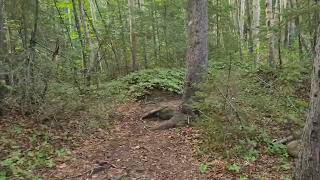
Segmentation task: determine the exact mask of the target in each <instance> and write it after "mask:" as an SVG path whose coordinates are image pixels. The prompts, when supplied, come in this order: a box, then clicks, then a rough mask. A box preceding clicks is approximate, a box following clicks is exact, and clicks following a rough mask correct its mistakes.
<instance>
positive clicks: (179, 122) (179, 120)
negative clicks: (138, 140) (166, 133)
mask: <svg viewBox="0 0 320 180" xmlns="http://www.w3.org/2000/svg"><path fill="white" fill-rule="evenodd" d="M188 119H189V117H188V115H186V114H183V113H181V112H176V113H175V114H174V116H173V117H172V118H171V119H169V120H167V121H164V122H162V123H161V124H160V125H159V126H157V127H155V128H152V130H165V129H171V128H176V127H181V126H184V125H187V123H188Z"/></svg>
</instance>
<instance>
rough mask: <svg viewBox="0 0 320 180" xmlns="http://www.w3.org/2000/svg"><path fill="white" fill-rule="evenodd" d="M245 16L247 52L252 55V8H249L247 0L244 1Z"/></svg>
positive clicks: (249, 4)
mask: <svg viewBox="0 0 320 180" xmlns="http://www.w3.org/2000/svg"><path fill="white" fill-rule="evenodd" d="M246 14H247V34H248V50H249V55H252V54H253V37H252V8H251V1H249V0H246Z"/></svg>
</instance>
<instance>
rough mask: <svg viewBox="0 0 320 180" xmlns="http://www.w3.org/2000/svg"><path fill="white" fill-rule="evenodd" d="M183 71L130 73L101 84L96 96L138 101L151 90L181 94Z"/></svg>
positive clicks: (168, 70) (154, 70)
mask: <svg viewBox="0 0 320 180" xmlns="http://www.w3.org/2000/svg"><path fill="white" fill-rule="evenodd" d="M184 76H185V70H184V69H181V68H180V69H163V68H156V69H148V70H142V71H139V72H134V73H131V74H129V75H127V76H125V77H122V78H119V79H117V80H113V81H111V82H109V83H106V84H102V85H101V87H100V88H99V89H98V91H97V94H98V96H109V97H110V96H113V97H115V98H116V99H124V98H133V99H140V98H143V97H144V96H146V95H148V94H150V93H151V91H152V90H155V89H156V90H162V91H168V92H172V93H176V94H182V89H183V85H184Z"/></svg>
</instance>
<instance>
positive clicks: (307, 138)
mask: <svg viewBox="0 0 320 180" xmlns="http://www.w3.org/2000/svg"><path fill="white" fill-rule="evenodd" d="M315 52H316V56H315V58H314V63H313V74H312V82H311V93H310V98H311V99H310V110H309V116H308V118H307V122H306V125H305V128H304V133H303V137H302V149H301V152H300V155H299V160H298V162H297V166H296V169H295V174H294V177H295V179H297V180H316V179H319V177H320V25H319V26H318V32H317V45H316V46H315Z"/></svg>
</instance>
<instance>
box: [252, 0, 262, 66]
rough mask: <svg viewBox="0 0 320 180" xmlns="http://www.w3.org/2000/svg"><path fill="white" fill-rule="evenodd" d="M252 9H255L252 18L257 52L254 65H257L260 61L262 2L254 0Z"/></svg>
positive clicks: (254, 43) (254, 47) (254, 44)
mask: <svg viewBox="0 0 320 180" xmlns="http://www.w3.org/2000/svg"><path fill="white" fill-rule="evenodd" d="M252 8H253V13H252V14H253V16H252V27H251V28H252V38H253V49H254V51H255V59H254V64H255V65H256V64H257V62H258V61H259V57H260V55H259V52H258V50H259V46H260V41H259V32H260V12H261V10H260V0H253V2H252Z"/></svg>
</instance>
